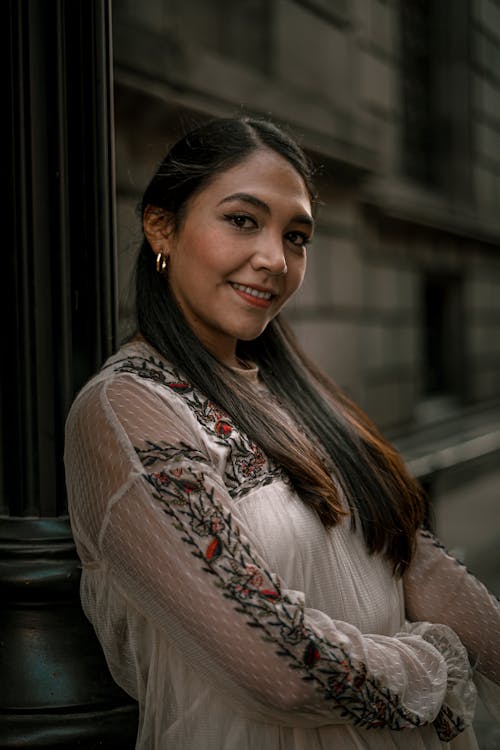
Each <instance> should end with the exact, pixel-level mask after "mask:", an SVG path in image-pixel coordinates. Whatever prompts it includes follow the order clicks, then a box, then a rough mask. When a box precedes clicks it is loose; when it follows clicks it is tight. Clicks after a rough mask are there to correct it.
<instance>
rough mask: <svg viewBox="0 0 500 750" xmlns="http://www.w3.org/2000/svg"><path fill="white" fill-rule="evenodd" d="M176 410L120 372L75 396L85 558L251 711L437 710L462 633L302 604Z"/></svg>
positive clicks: (382, 718) (71, 461)
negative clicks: (337, 617) (367, 630)
mask: <svg viewBox="0 0 500 750" xmlns="http://www.w3.org/2000/svg"><path fill="white" fill-rule="evenodd" d="M183 409H184V407H183V405H182V404H181V405H179V404H177V403H176V402H175V397H172V398H170V397H169V398H167V397H164V396H163V395H162V394H160V393H159V391H157V390H156V389H154V388H152V387H151V386H149V385H145V384H143V383H142V382H140V380H139V379H138V378H134V377H131V376H128V375H123V376H121V377H119V378H115V379H114V380H111V382H110V383H107V384H106V383H103V382H98V383H97V384H96V385H94V386H93V387H90V388H88V389H87V390H86V391H84V392H83V393H82V394H81V395H80V397H79V398H78V400H77V402H76V403H75V405H74V407H73V409H72V411H71V414H70V417H69V419H68V424H67V443H66V455H65V460H66V471H67V483H68V492H69V501H70V512H71V519H72V524H73V527H74V529H75V537H76V538H77V540H78V543H79V550H80V554H81V556H82V559H83V560H84V562H85V561H87V563H89V564H94V562H96V561H101V563H102V564H103V565H105V566H106V568H107V570H108V571H109V574H110V577H111V579H112V581H113V585H115V586H116V587H117V589H118V590H119V591H120V592H121V594H122V596H123V597H125V598H126V599H127V600H128V601H129V602H130V603H131V605H132V606H133V607H135V608H136V609H137V611H138V612H140V613H141V614H142V615H143V616H144V617H145V618H147V620H148V621H149V622H151V623H153V625H154V626H155V627H156V628H157V629H158V630H159V632H161V633H162V634H163V637H164V638H166V639H167V640H168V641H169V642H170V643H172V644H175V647H176V648H177V649H178V651H179V653H181V654H182V655H183V656H184V657H185V658H186V660H187V661H188V662H189V663H190V664H191V665H192V666H193V667H194V668H195V669H197V670H198V672H199V674H202V675H204V676H205V677H206V680H207V681H208V682H209V683H211V684H212V685H213V687H214V688H215V689H218V690H220V691H222V692H223V693H224V695H225V696H226V699H227V701H228V703H229V704H232V705H233V706H234V707H235V708H236V710H238V711H240V712H241V713H243V714H245V715H248V716H251V717H254V718H258V719H260V720H262V721H266V722H271V723H273V722H274V723H283V724H289V725H295V726H319V725H321V724H336V723H345V722H349V723H353V724H356V725H358V726H361V727H366V728H370V727H386V728H389V729H404V728H413V727H418V726H421V725H423V724H429V723H431V722H433V721H434V720H435V719H436V717H438V719H439V716H440V714H441V709H442V704H443V701H444V699H445V695H446V692H447V689H448V687H449V682H450V679H451V674H452V671H453V669H452V667H451V665H452V663H456V661H457V659H458V661H460V659H461V668H462V672H464V670H465V671H467V668H468V664H467V660H466V658H465V657H464V656H463V655H461V654H460V644H458V648H455V646H456V644H455V646H454V644H453V643H452V640H453V638H451V641H450V639H448V638H447V637H446V632H445V631H446V628H444V627H443V628H442V630H441V631H440V633H441V635H442V637H443V638H444V641H446V645H445V646H444V647H443V641H440V639H439V638H438V637H436V638H433V637H432V630H433V626H432V625H428V626H425V628H424V630H425V633H424V632H418V633H417V632H416V631H415V632H411V631H410V632H405V633H400V634H398V635H396V636H394V637H388V636H382V635H363V634H361V633H360V631H359V630H357V629H356V628H355V627H353V626H351V625H350V624H348V623H345V622H340V621H334V620H332V619H330V618H329V617H327V616H326V615H325V614H324V613H322V612H320V611H318V610H314V609H311V608H308V607H307V606H306V593H305V592H298V591H293V590H289V589H287V588H286V584H285V582H283V581H281V580H279V578H278V576H277V575H276V574H275V573H273V572H272V571H270V570H269V569H268V565H267V564H266V561H265V560H264V559H262V558H261V556H260V555H259V553H258V552H257V551H256V548H255V545H252V543H251V538H252V534H251V529H246V528H244V526H243V525H242V524H241V523H240V522H238V521H236V519H235V517H234V515H233V512H232V507H231V498H230V496H229V495H228V493H227V490H226V488H225V487H224V485H223V483H222V480H221V477H220V475H219V473H218V472H217V471H216V470H215V468H214V465H213V461H212V460H211V459H210V457H209V456H208V453H207V450H206V449H205V447H204V445H203V443H202V441H201V438H200V435H199V428H198V427H197V424H196V422H195V421H194V420H193V418H192V416H191V415H190V413H188V410H186V409H184V410H183ZM256 491H258V490H256ZM332 574H334V572H332ZM95 624H96V623H94V625H95ZM96 630H97V631H98V632H99V630H98V628H96ZM443 633H444V635H443ZM451 636H452V634H451ZM114 637H115V638H120V637H121V635H120V632H118V631H117V632H116V633H115V634H114ZM450 643H451V645H450ZM451 652H453V653H452V655H451V656H450V654H451ZM469 719H470V716H468V715H466V712H464V713H463V714H461V713H460V710H459V711H458V712H455V711H454V710H452V709H449V710H448V711H447V715H446V720H445V721H443V720H442V716H441V719H440V720H439V721H437V723H436V728H437V729H438V732H439V733H440V736H442V739H446V740H448V739H450V738H451V737H453V736H455V735H456V734H458V733H459V732H461V731H462V730H463V729H464V728H465V725H466V722H467V721H468V720H469Z"/></svg>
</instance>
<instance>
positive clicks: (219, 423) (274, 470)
mask: <svg viewBox="0 0 500 750" xmlns="http://www.w3.org/2000/svg"><path fill="white" fill-rule="evenodd" d="M115 372H128V373H131V374H133V375H136V376H138V377H140V378H145V379H147V380H152V381H154V382H155V383H159V384H161V385H163V386H165V388H168V389H169V390H170V391H171V392H172V393H175V394H176V395H177V396H179V397H180V398H182V399H183V401H184V402H185V403H186V404H187V406H188V407H189V408H190V409H191V411H192V413H193V414H194V416H195V417H196V420H197V421H198V423H199V424H200V425H201V426H202V427H203V429H204V430H205V432H206V433H207V434H208V435H209V436H210V438H211V439H212V440H213V441H214V442H215V443H216V444H218V445H221V446H223V447H225V448H226V449H227V463H226V466H225V473H224V483H225V485H226V487H227V489H228V492H229V494H230V495H231V497H232V498H233V499H235V500H236V499H239V498H241V497H243V496H244V495H246V494H248V493H249V492H250V491H251V490H252V489H254V488H255V487H259V486H265V485H267V484H270V483H271V482H273V481H275V480H276V479H281V480H282V481H285V482H287V481H288V479H287V477H286V475H285V474H284V472H283V471H282V470H281V469H280V467H279V466H277V465H276V464H274V463H273V462H272V461H270V460H269V459H268V458H267V457H266V456H265V455H264V453H263V452H262V450H261V449H260V448H259V446H258V445H257V444H256V443H254V442H253V441H251V440H250V439H249V438H248V437H247V436H246V435H243V434H242V433H241V432H239V430H237V429H236V427H235V426H234V425H233V424H232V423H231V420H230V418H229V416H228V415H227V414H226V413H224V412H223V411H222V410H221V409H219V408H218V407H217V406H216V405H215V404H214V403H213V402H212V401H210V399H208V398H206V397H205V396H203V394H201V393H200V392H199V391H198V390H197V389H195V388H193V387H192V386H191V385H190V384H189V383H187V382H186V381H185V380H184V379H183V377H182V376H181V375H180V374H179V372H178V371H177V370H176V369H175V368H173V367H172V368H170V367H167V366H166V365H165V364H164V363H163V362H161V361H159V360H156V359H153V357H149V358H147V359H145V358H143V357H138V356H134V357H127V358H126V359H124V360H121V361H120V362H118V363H115Z"/></svg>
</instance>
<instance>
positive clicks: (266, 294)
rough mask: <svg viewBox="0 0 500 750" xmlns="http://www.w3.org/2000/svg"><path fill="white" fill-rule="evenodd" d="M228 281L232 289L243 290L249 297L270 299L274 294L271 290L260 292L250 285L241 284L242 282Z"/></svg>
mask: <svg viewBox="0 0 500 750" xmlns="http://www.w3.org/2000/svg"><path fill="white" fill-rule="evenodd" d="M229 283H230V284H231V286H232V287H233V289H236V290H239V291H240V292H244V293H245V294H249V295H250V296H251V297H256V298H257V299H265V300H270V299H271V298H272V297H274V296H275V295H274V294H271V292H261V291H259V290H258V289H253V288H252V287H251V286H243V284H236V283H235V282H233V281H230V282H229Z"/></svg>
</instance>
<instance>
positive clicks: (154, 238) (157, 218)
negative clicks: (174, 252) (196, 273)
mask: <svg viewBox="0 0 500 750" xmlns="http://www.w3.org/2000/svg"><path fill="white" fill-rule="evenodd" d="M142 226H143V229H144V235H145V237H146V239H147V241H148V242H149V244H150V245H151V249H152V250H153V252H154V254H155V255H157V254H158V253H162V254H163V255H168V244H169V239H170V238H171V236H172V234H173V231H174V215H173V214H172V213H170V211H166V210H165V209H164V208H159V207H158V206H151V205H148V206H146V208H145V210H144V216H143V219H142Z"/></svg>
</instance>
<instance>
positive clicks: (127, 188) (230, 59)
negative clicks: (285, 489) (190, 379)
mask: <svg viewBox="0 0 500 750" xmlns="http://www.w3.org/2000/svg"><path fill="white" fill-rule="evenodd" d="M448 2H449V0H443V1H442V3H440V4H438V5H436V6H435V5H433V4H431V6H432V7H433V8H436V7H437V8H438V11H439V12H438V11H436V10H435V11H433V16H432V18H431V19H430V20H429V19H427V20H429V23H430V25H429V26H425V27H422V24H420V27H419V26H418V23H416V26H415V31H414V32H413V31H412V33H415V34H418V33H423V32H422V28H423V29H424V32H425V33H426V34H427V36H426V37H425V38H426V39H427V41H428V42H429V46H428V50H429V55H430V58H429V59H430V60H431V62H432V67H431V73H432V81H433V87H432V92H431V94H432V96H431V97H430V99H429V101H430V102H431V104H432V106H433V117H432V118H430V119H429V123H428V125H429V132H430V133H431V135H432V141H431V143H430V149H429V151H428V153H427V154H426V155H425V157H426V158H428V159H429V164H430V166H429V170H430V171H429V179H428V181H427V182H425V180H423V181H422V180H419V179H417V178H415V177H414V176H412V175H411V174H409V173H408V168H407V165H408V163H409V162H408V159H405V148H407V146H406V145H405V144H406V143H407V141H405V133H406V134H407V135H408V122H411V119H410V120H408V107H406V109H405V106H406V105H405V102H406V99H405V98H404V96H403V90H405V91H406V90H407V89H404V86H403V83H404V82H405V81H406V76H407V75H408V60H407V58H408V54H407V49H406V47H405V43H403V42H404V39H408V36H407V35H406V36H404V35H402V23H403V21H402V15H401V7H402V6H401V3H400V2H398V1H397V0H353V2H342V1H341V0H337V1H333V2H324V1H323V0H315V1H308V2H307V3H305V2H300V1H299V0H267V2H263V0H248V1H246V2H243V3H230V2H226V0H219V1H218V2H216V3H203V2H201V0H183V2H181V1H180V0H148V2H147V3H143V4H140V5H139V4H138V3H135V2H132V1H131V0H114V3H113V10H114V44H115V60H116V63H115V74H116V125H117V190H118V224H119V252H120V280H119V281H120V290H121V310H120V316H121V322H122V330H123V332H125V331H127V330H128V329H129V328H130V326H131V325H132V322H131V321H132V319H133V309H132V307H133V306H132V300H131V297H130V293H129V288H130V276H131V268H132V263H133V258H134V256H135V253H136V249H137V245H138V243H139V241H140V231H139V228H138V224H137V217H136V216H135V214H134V210H135V205H136V203H137V201H138V200H139V198H140V195H141V192H142V190H143V189H144V187H145V185H146V183H147V180H148V179H149V176H150V175H151V173H152V171H153V169H154V166H155V165H156V163H157V162H158V160H159V159H160V158H161V156H162V155H163V153H164V151H165V150H166V148H167V147H168V144H169V143H170V142H171V141H172V140H173V139H174V138H175V137H176V136H177V135H178V134H180V133H181V132H183V131H184V130H186V129H187V128H189V127H190V126H192V125H194V124H196V123H198V122H200V121H202V120H203V119H204V118H206V117H209V116H212V115H231V114H237V113H239V112H248V113H254V114H257V115H262V116H271V117H272V118H273V119H275V120H277V121H278V122H282V123H283V124H285V125H289V126H290V127H291V128H292V130H293V132H294V133H295V134H296V136H297V137H298V139H299V140H300V141H301V142H302V144H303V145H304V147H305V148H306V149H307V150H308V151H309V153H310V154H311V156H312V158H313V159H314V161H315V162H316V164H318V165H319V166H321V172H320V176H319V178H318V179H319V184H320V193H321V198H322V206H321V208H320V212H319V217H318V228H317V233H316V237H315V240H314V242H313V246H312V248H311V250H310V253H309V260H308V264H309V267H308V275H307V278H306V281H305V283H304V285H303V287H302V289H301V290H300V291H299V293H298V294H297V296H296V298H295V299H294V300H293V301H292V302H291V303H290V305H289V307H288V316H289V319H290V320H291V322H292V324H293V326H294V329H295V331H296V333H297V335H298V337H299V339H300V340H301V342H302V343H303V345H304V347H305V348H306V349H307V350H308V351H309V353H310V354H312V355H313V356H314V357H315V358H316V359H317V360H319V362H320V363H321V364H322V365H323V366H324V367H325V368H326V370H327V371H328V372H329V373H330V374H331V375H332V376H333V377H334V378H335V379H336V380H337V381H338V382H339V383H340V384H341V385H342V386H343V387H344V388H346V390H347V391H348V392H349V393H351V394H352V395H353V396H354V397H355V398H356V399H357V400H358V401H360V402H361V404H362V405H363V406H364V407H365V408H366V409H367V410H368V412H369V413H370V414H371V415H372V416H373V418H374V419H375V420H376V421H377V423H378V424H379V425H380V426H381V427H382V428H383V429H387V430H392V431H398V430H403V429H411V428H412V426H415V425H417V424H418V422H419V421H422V420H423V421H426V420H428V419H432V418H437V417H438V416H439V415H440V414H441V415H442V414H444V413H449V412H450V411H452V412H453V411H455V412H456V411H457V410H460V409H461V408H463V407H465V406H466V405H468V404H469V405H470V404H474V403H482V402H487V401H489V400H495V399H499V398H500V335H499V324H500V221H499V217H498V209H499V208H500V62H499V61H500V3H499V1H498V0H471V3H470V4H469V3H468V2H467V0H457V2H455V3H453V11H454V19H455V21H454V24H453V25H452V26H451V28H450V24H448V23H445V22H444V21H446V19H445V18H444V19H443V14H444V15H446V14H445V11H446V7H447V3H448ZM448 10H450V11H451V8H449V9H448ZM440 14H441V15H440ZM469 14H471V15H469ZM424 20H425V19H424ZM417 21H418V19H417ZM407 22H408V20H405V23H407ZM409 22H411V23H414V22H415V20H414V19H413V20H412V19H411V18H410V21H409ZM429 30H430V31H429ZM410 31H411V30H410ZM430 32H432V33H430ZM410 39H411V37H410ZM410 62H411V60H410ZM417 71H418V67H417ZM410 73H411V67H410ZM410 83H411V81H410ZM417 84H418V81H417ZM417 90H418V85H417ZM405 96H406V94H405ZM406 104H407V102H406ZM418 106H421V103H420V105H419V102H418V101H417V102H416V107H417V115H419V112H418ZM434 110H435V111H434ZM411 114H412V111H411V110H410V115H411ZM424 115H425V113H424ZM420 116H421V117H422V112H420ZM405 118H406V119H405ZM405 128H406V130H405ZM410 136H411V129H410ZM410 141H411V137H410ZM422 143H423V144H424V146H425V141H422ZM417 166H418V160H417ZM441 291H442V295H441ZM440 295H441V296H442V297H443V302H442V309H441V308H440V307H439V306H440V305H441V302H440ZM437 308H439V309H437ZM432 315H437V316H438V317H437V318H436V319H437V320H438V323H439V325H443V326H444V327H445V329H446V330H445V332H444V334H443V335H442V343H443V346H444V349H445V352H444V353H445V359H446V361H445V362H440V355H439V351H437V352H436V351H435V350H436V347H437V348H438V349H439V341H438V342H437V344H436V341H437V339H436V338H435V336H434V333H433V332H432V331H430V330H429V325H428V321H429V320H433V318H432ZM429 316H431V317H429ZM426 321H427V322H426ZM433 347H434V348H433ZM429 352H431V354H429ZM433 357H434V358H436V357H437V360H438V366H439V367H441V369H442V370H443V371H442V372H437V374H436V378H435V379H434V380H433V379H432V377H431V376H432V373H430V374H429V362H430V361H431V360H432V358H433ZM439 367H438V369H439ZM440 389H441V390H440Z"/></svg>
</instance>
